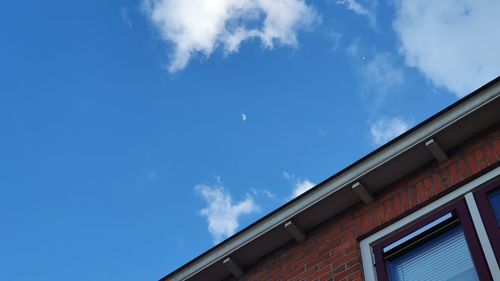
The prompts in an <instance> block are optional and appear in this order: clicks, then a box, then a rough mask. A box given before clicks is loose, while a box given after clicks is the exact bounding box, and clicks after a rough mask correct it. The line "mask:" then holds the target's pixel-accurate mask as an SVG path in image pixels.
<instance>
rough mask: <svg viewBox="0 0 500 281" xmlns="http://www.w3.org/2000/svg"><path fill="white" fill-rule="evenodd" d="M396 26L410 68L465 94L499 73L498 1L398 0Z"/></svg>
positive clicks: (452, 90) (440, 84)
mask: <svg viewBox="0 0 500 281" xmlns="http://www.w3.org/2000/svg"><path fill="white" fill-rule="evenodd" d="M396 3H397V4H396V7H397V15H396V19H395V21H394V22H393V25H394V28H395V30H396V33H397V35H398V36H399V40H400V44H401V46H400V49H401V53H402V54H403V55H404V57H405V59H406V64H407V65H408V66H411V67H415V68H417V69H418V70H420V71H421V72H422V73H423V74H424V76H425V77H427V78H428V79H429V80H430V81H432V83H433V84H434V85H436V86H439V87H444V88H446V89H448V90H449V91H451V92H453V93H455V94H456V95H457V96H459V97H460V96H463V95H465V94H467V93H469V92H470V91H472V90H474V89H476V88H477V87H479V86H481V85H483V84H484V83H485V82H487V81H489V80H491V79H493V78H495V77H496V76H497V75H498V74H499V73H500V52H499V51H498V50H500V36H498V32H497V31H496V29H495V27H498V26H500V17H499V16H498V11H500V1H497V0H440V1H432V0H427V1H413V0H398V1H396Z"/></svg>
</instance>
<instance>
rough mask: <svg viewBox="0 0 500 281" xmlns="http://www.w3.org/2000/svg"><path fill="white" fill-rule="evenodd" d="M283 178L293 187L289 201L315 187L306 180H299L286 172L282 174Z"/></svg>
mask: <svg viewBox="0 0 500 281" xmlns="http://www.w3.org/2000/svg"><path fill="white" fill-rule="evenodd" d="M283 177H284V178H285V179H286V180H288V181H290V182H291V183H292V184H293V185H294V187H293V191H292V195H291V196H290V198H289V199H293V198H295V197H297V196H299V195H301V194H302V193H304V192H306V191H308V190H309V189H311V188H313V187H314V186H315V185H316V184H315V183H313V182H311V181H310V180H308V179H299V178H297V177H296V176H295V175H291V174H289V173H287V172H283Z"/></svg>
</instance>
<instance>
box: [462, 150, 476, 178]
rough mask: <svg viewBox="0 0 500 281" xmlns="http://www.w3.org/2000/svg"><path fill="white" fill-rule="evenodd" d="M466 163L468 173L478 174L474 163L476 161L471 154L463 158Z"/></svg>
mask: <svg viewBox="0 0 500 281" xmlns="http://www.w3.org/2000/svg"><path fill="white" fill-rule="evenodd" d="M465 159H466V161H467V166H468V167H469V170H470V172H471V173H472V174H473V175H475V174H477V173H478V172H479V166H478V165H477V163H476V159H475V158H474V155H473V154H472V153H469V154H467V155H466V156H465Z"/></svg>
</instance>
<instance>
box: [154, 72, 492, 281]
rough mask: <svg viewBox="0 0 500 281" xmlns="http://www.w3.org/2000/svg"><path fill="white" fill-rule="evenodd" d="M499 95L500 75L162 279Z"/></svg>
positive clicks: (199, 266)
mask: <svg viewBox="0 0 500 281" xmlns="http://www.w3.org/2000/svg"><path fill="white" fill-rule="evenodd" d="M488 89H489V90H490V91H489V92H487V90H488ZM495 89H496V91H495ZM483 92H485V93H484V94H482V95H479V93H483ZM499 94H500V76H498V77H496V78H495V79H493V80H492V81H490V82H488V83H487V84H485V85H483V86H482V87H480V88H479V89H477V90H475V91H473V92H472V93H470V94H469V95H467V96H465V97H464V98H462V99H459V100H458V101H456V102H454V103H453V104H451V105H450V106H448V107H446V108H445V109H443V110H441V111H439V112H438V113H436V114H434V115H432V116H431V117H429V118H427V119H426V120H424V121H423V122H421V123H419V124H418V125H416V126H414V127H413V128H411V129H410V130H408V131H407V132H405V133H403V134H402V135H400V136H398V137H396V138H395V139H393V140H391V141H390V142H388V143H386V144H384V145H382V146H381V147H379V148H377V149H375V150H374V151H372V152H370V153H368V154H367V155H365V156H364V157H362V158H361V159H359V160H357V161H355V162H354V163H352V164H351V165H349V166H347V167H346V168H344V169H342V170H340V171H339V172H337V173H335V174H334V175H332V176H330V177H328V178H327V179H326V180H324V181H322V182H321V183H319V184H317V185H316V186H315V187H313V188H311V189H310V190H308V191H306V192H305V193H303V194H301V195H300V196H298V197H296V198H294V199H292V200H291V201H289V202H287V203H286V204H284V205H282V206H281V207H279V208H277V209H276V210H274V211H272V212H270V213H269V214H267V215H265V216H264V217H262V218H261V219H259V220H257V221H255V222H254V223H252V224H250V225H249V226H247V227H245V228H244V229H242V230H240V231H238V232H237V233H236V234H234V235H232V236H231V237H229V238H227V239H225V240H224V241H222V242H221V243H219V244H217V245H215V246H214V247H212V248H210V249H209V250H207V251H205V252H204V253H202V254H201V255H199V256H198V257H196V258H194V259H192V260H191V261H189V262H188V263H186V264H184V265H183V266H181V267H179V268H178V269H176V270H174V271H172V272H171V273H169V274H168V275H166V276H165V277H163V278H162V279H160V281H167V280H168V281H170V280H186V279H188V278H190V277H192V276H194V275H196V274H197V273H198V272H199V271H201V270H203V269H205V268H207V267H209V266H210V265H212V264H214V263H215V262H217V261H219V260H221V259H223V258H224V257H227V256H228V255H230V254H231V253H233V252H234V251H236V250H238V249H239V248H241V247H243V246H245V245H247V244H248V243H250V242H251V241H253V240H255V239H256V238H258V237H260V236H262V235H264V234H265V233H266V232H267V231H269V230H270V229H273V228H274V227H276V226H279V225H281V224H283V223H285V222H286V221H287V220H290V219H292V218H293V217H295V216H296V215H297V214H299V213H301V212H302V211H303V210H305V209H307V208H309V207H311V206H313V205H314V204H316V203H317V202H319V201H321V200H323V199H324V198H326V197H328V196H330V195H331V194H333V193H335V192H336V191H338V190H339V189H341V188H343V187H344V186H346V185H348V184H349V183H352V182H354V181H356V180H357V179H359V178H361V177H363V176H364V175H366V174H367V173H369V172H371V171H373V170H374V169H376V168H377V167H379V166H381V165H383V164H384V163H386V162H388V161H390V160H391V159H393V158H395V157H397V156H398V155H400V154H402V153H404V152H405V151H407V150H409V149H411V148H412V147H414V146H415V145H417V144H419V143H421V142H422V141H425V140H427V139H429V138H430V137H431V136H432V135H435V134H436V133H437V132H439V131H441V130H443V129H445V128H446V127H448V126H450V125H451V124H453V123H455V122H457V121H459V120H461V119H462V118H464V117H465V116H467V115H468V114H469V113H471V112H473V111H475V110H477V109H479V108H481V107H482V106H483V105H485V104H487V103H489V102H490V101H492V100H494V99H496V98H498V97H499Z"/></svg>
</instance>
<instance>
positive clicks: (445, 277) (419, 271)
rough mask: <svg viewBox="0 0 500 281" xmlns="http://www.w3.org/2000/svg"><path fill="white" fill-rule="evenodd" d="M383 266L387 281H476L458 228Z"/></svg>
mask: <svg viewBox="0 0 500 281" xmlns="http://www.w3.org/2000/svg"><path fill="white" fill-rule="evenodd" d="M387 267H388V268H387V269H388V273H389V276H390V279H391V281H476V280H479V278H478V276H477V273H476V269H475V267H474V264H473V262H472V257H471V254H470V252H469V248H468V246H467V242H466V240H465V236H464V232H463V229H462V227H461V226H460V225H458V226H455V227H453V228H451V229H449V230H447V231H445V232H443V233H441V234H439V235H438V236H436V237H434V238H433V239H431V240H428V241H426V242H424V243H422V244H420V245H418V246H416V247H415V248H412V249H411V250H410V251H408V252H406V253H403V254H402V255H400V256H398V257H395V258H393V259H391V260H388V261H387Z"/></svg>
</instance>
